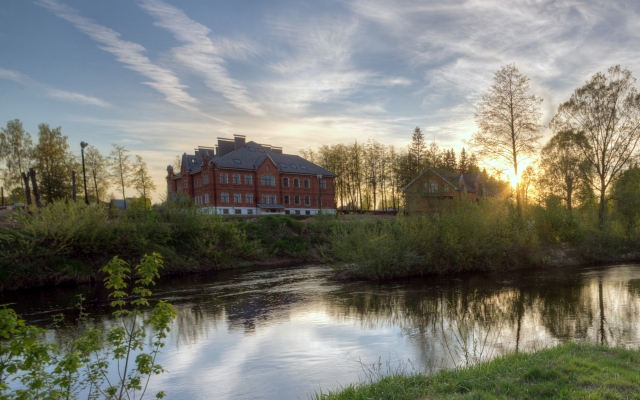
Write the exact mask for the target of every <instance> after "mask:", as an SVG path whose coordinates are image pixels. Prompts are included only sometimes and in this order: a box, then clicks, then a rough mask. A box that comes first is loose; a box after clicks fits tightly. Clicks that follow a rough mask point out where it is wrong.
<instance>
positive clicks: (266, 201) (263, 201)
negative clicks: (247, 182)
mask: <svg viewBox="0 0 640 400" xmlns="http://www.w3.org/2000/svg"><path fill="white" fill-rule="evenodd" d="M268 202H269V196H268V195H266V194H263V195H262V204H267V203H268Z"/></svg>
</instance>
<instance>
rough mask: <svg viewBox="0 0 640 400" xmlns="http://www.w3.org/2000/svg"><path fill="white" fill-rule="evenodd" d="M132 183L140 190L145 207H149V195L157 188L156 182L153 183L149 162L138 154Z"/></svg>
mask: <svg viewBox="0 0 640 400" xmlns="http://www.w3.org/2000/svg"><path fill="white" fill-rule="evenodd" d="M131 184H132V185H133V187H134V188H135V189H136V190H137V191H138V194H139V195H140V196H141V197H142V202H143V204H144V207H145V208H146V207H147V199H148V197H147V195H149V194H151V192H153V191H154V190H156V184H155V183H153V180H152V179H151V176H149V170H148V169H147V163H146V162H144V161H143V160H142V157H140V156H139V155H136V162H135V163H134V164H133V173H132V174H131Z"/></svg>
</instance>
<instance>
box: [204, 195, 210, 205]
mask: <svg viewBox="0 0 640 400" xmlns="http://www.w3.org/2000/svg"><path fill="white" fill-rule="evenodd" d="M204 203H205V204H209V193H205V194H204Z"/></svg>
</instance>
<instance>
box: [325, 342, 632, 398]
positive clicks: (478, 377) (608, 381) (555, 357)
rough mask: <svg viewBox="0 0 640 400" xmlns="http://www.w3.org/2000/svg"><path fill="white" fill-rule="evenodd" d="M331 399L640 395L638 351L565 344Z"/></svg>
mask: <svg viewBox="0 0 640 400" xmlns="http://www.w3.org/2000/svg"><path fill="white" fill-rule="evenodd" d="M315 398H316V399H318V400H320V399H323V400H330V399H363V400H364V399H435V398H438V399H504V398H509V399H539V398H555V399H630V398H634V399H639V398H640V351H638V350H626V349H622V348H611V347H604V346H597V345H589V344H577V343H567V344H563V345H560V346H557V347H554V348H550V349H544V350H540V351H538V352H535V353H531V354H522V353H520V354H512V355H509V356H506V357H502V358H498V359H495V360H493V361H490V362H487V363H483V364H480V365H477V366H474V367H470V368H459V369H455V370H449V371H441V372H439V373H437V374H435V375H433V376H425V375H420V374H414V375H406V376H405V375H397V376H391V377H385V378H383V379H381V380H380V381H378V382H375V383H372V384H354V385H351V386H348V387H346V388H344V389H343V390H341V391H337V392H329V393H318V394H316V395H315Z"/></svg>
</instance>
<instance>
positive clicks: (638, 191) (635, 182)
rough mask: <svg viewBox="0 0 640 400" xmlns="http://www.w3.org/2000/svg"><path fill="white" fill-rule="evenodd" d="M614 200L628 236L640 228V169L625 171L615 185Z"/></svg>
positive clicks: (634, 168) (633, 168)
mask: <svg viewBox="0 0 640 400" xmlns="http://www.w3.org/2000/svg"><path fill="white" fill-rule="evenodd" d="M612 198H613V199H614V200H615V205H616V206H615V209H616V211H617V212H618V214H620V216H621V217H622V218H620V220H621V221H622V223H623V224H624V226H625V228H626V230H627V234H631V233H632V231H633V230H634V229H635V228H636V227H637V226H638V221H640V168H638V166H634V167H632V168H629V169H628V170H626V171H624V172H623V173H622V174H621V175H620V178H618V180H616V181H615V183H614V184H613V190H612Z"/></svg>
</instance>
